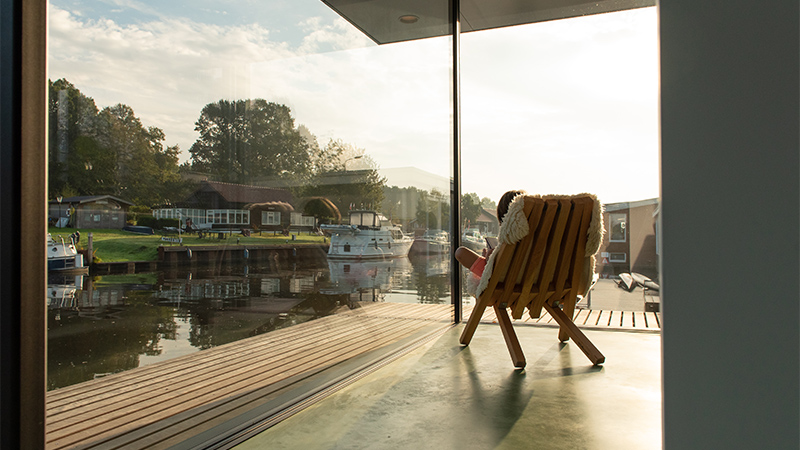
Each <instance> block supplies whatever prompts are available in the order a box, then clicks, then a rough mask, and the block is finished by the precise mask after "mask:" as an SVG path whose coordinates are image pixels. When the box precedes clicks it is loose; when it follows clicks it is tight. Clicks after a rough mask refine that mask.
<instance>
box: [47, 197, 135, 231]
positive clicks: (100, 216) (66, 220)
mask: <svg viewBox="0 0 800 450" xmlns="http://www.w3.org/2000/svg"><path fill="white" fill-rule="evenodd" d="M131 206H133V203H131V202H129V201H127V200H123V199H121V198H117V197H114V196H112V195H85V196H80V197H64V198H62V199H61V201H60V202H59V201H58V200H50V201H49V202H48V216H49V217H50V221H51V223H53V224H54V225H55V224H57V226H62V227H63V226H67V227H70V228H122V227H124V226H125V221H126V220H127V218H128V208H129V207H131Z"/></svg>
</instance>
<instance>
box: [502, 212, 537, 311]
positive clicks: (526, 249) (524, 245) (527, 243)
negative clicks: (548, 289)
mask: <svg viewBox="0 0 800 450" xmlns="http://www.w3.org/2000/svg"><path fill="white" fill-rule="evenodd" d="M522 212H523V214H524V215H525V218H526V220H527V221H528V227H529V228H530V227H531V224H533V225H534V226H536V225H538V222H539V220H540V219H541V210H538V211H537V210H536V209H535V208H534V204H533V202H525V204H524V205H523V208H522ZM537 213H538V214H537ZM533 237H534V236H533V233H528V235H527V236H525V237H524V238H523V239H522V240H521V241H520V242H518V243H517V244H516V245H515V249H514V257H513V258H512V260H511V263H510V265H509V268H508V272H506V275H505V279H506V280H514V281H515V284H516V282H517V280H521V279H522V274H521V273H520V271H521V270H522V269H523V268H524V267H525V265H526V263H527V262H528V258H529V257H530V254H531V250H530V249H531V245H532V244H533ZM513 291H514V290H512V289H506V291H505V292H504V293H503V295H502V296H501V297H500V303H507V304H508V306H511V305H512V303H514V300H515V299H512V298H511V293H512V292H513Z"/></svg>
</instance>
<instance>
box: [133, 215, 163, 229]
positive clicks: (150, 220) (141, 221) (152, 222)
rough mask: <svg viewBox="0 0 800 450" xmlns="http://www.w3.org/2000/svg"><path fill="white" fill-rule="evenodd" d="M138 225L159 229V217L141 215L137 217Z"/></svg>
mask: <svg viewBox="0 0 800 450" xmlns="http://www.w3.org/2000/svg"><path fill="white" fill-rule="evenodd" d="M136 225H139V226H140V227H150V228H153V229H157V228H158V226H157V225H158V219H156V218H155V217H153V216H139V217H138V218H137V219H136Z"/></svg>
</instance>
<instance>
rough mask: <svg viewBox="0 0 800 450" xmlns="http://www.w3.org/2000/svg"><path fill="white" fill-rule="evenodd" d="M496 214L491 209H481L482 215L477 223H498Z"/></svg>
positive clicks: (476, 220)
mask: <svg viewBox="0 0 800 450" xmlns="http://www.w3.org/2000/svg"><path fill="white" fill-rule="evenodd" d="M496 214H497V213H496V212H495V211H492V210H491V209H489V208H481V214H480V215H479V216H478V218H477V219H475V222H489V223H498V222H499V221H498V220H497V216H496Z"/></svg>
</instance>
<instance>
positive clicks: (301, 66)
mask: <svg viewBox="0 0 800 450" xmlns="http://www.w3.org/2000/svg"><path fill="white" fill-rule="evenodd" d="M127 4H128V3H126V5H127ZM135 6H136V7H137V8H138V9H139V10H140V11H145V10H146V9H147V8H149V7H148V6H147V5H146V4H143V3H141V2H140V3H137V4H136V5H135ZM147 12H148V14H150V16H153V17H156V18H155V19H153V20H152V21H149V22H138V23H135V24H129V25H120V24H119V23H116V22H114V21H112V20H100V19H89V18H87V17H85V16H79V15H78V14H75V13H73V12H70V11H66V10H64V9H59V8H58V7H56V6H52V5H51V9H50V30H49V31H50V41H49V51H50V60H49V71H50V72H49V76H50V77H51V78H52V79H57V78H67V79H68V80H69V81H71V82H72V83H73V84H75V85H76V86H77V87H78V88H79V89H81V91H83V92H84V93H85V94H86V95H89V96H91V97H93V98H94V99H95V100H96V102H97V104H98V106H100V107H104V106H110V105H113V104H116V103H125V104H128V105H130V106H131V107H132V108H133V109H134V111H136V114H137V115H138V116H139V117H140V118H141V119H142V121H143V122H144V123H145V125H148V126H149V125H152V126H157V127H160V128H162V129H163V130H164V131H165V133H166V136H167V144H168V145H173V144H176V143H178V144H180V146H181V148H182V149H183V150H184V151H187V150H188V148H189V146H191V144H192V143H193V142H194V140H195V139H196V133H195V132H194V122H195V120H196V119H197V117H198V115H199V113H200V110H201V109H202V107H203V106H205V105H206V104H208V103H210V102H214V101H217V100H219V99H221V98H227V99H233V98H255V97H260V98H265V99H267V100H269V101H275V102H279V103H284V104H286V105H288V106H289V107H291V108H292V111H293V113H294V115H295V118H296V120H297V124H304V125H306V126H307V127H308V128H309V129H310V130H311V132H312V133H314V134H316V135H317V137H318V138H319V142H320V143H321V144H324V143H325V142H326V141H327V140H328V138H338V139H343V140H344V141H345V142H349V143H352V144H354V145H356V146H358V147H362V148H366V149H367V152H368V153H369V154H370V155H371V156H372V157H373V158H374V159H375V160H376V161H377V162H378V163H379V164H380V165H381V167H384V168H391V167H405V166H414V167H417V168H420V169H423V170H425V171H428V172H432V173H435V174H438V175H442V176H449V173H450V145H451V142H450V126H451V124H450V121H451V117H450V114H451V106H450V77H451V69H450V41H449V38H436V39H426V40H421V41H414V42H407V43H401V44H390V45H385V46H380V47H377V46H375V45H374V44H372V43H371V41H369V40H368V39H367V38H366V37H364V36H363V35H362V34H361V33H360V32H359V31H357V30H356V29H355V28H354V27H352V26H351V25H350V24H348V23H347V22H346V21H344V20H342V19H341V18H339V17H338V16H335V15H334V14H333V13H332V12H331V14H330V16H327V17H322V16H314V17H310V18H307V19H305V20H303V21H302V22H300V23H297V24H296V25H297V26H298V27H299V29H300V31H302V33H303V36H304V37H303V38H302V39H298V40H296V41H295V42H297V44H296V45H290V44H289V43H287V42H285V41H283V40H281V39H278V38H277V36H279V34H280V33H276V32H274V31H271V30H269V29H267V28H265V27H262V26H259V25H258V24H247V25H243V24H240V25H229V26H221V25H214V24H205V23H200V22H196V21H192V20H188V19H175V18H158V17H159V16H158V12H157V11H149V10H148V11H147ZM655 23H656V21H655V11H653V10H639V11H631V12H626V13H622V14H606V15H601V16H596V17H590V18H581V19H574V20H563V21H555V22H547V23H542V24H535V25H529V26H519V27H510V28H505V29H499V30H492V31H486V32H477V33H470V34H467V35H464V36H463V38H462V77H461V79H462V83H463V90H462V102H463V132H462V142H463V151H464V153H463V154H464V166H463V174H464V183H463V184H464V189H465V190H466V191H475V192H478V193H479V194H480V195H481V196H488V197H491V198H498V197H499V195H500V194H501V193H502V192H504V191H505V190H507V189H509V188H516V187H522V188H525V189H527V190H530V191H537V192H575V191H592V192H596V193H598V194H599V195H600V196H601V198H603V199H606V200H607V201H618V200H635V199H639V198H645V197H653V196H656V195H657V180H656V178H657V174H658V167H657V163H658V162H657V110H656V107H657V80H658V72H657V54H656V50H657V44H656V40H655V38H656V31H655ZM186 157H188V155H186V154H184V158H186ZM506 161H511V162H510V163H506ZM531 173H535V174H536V176H535V177H533V176H531ZM565 173H567V175H565ZM620 174H623V175H624V176H620Z"/></svg>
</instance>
